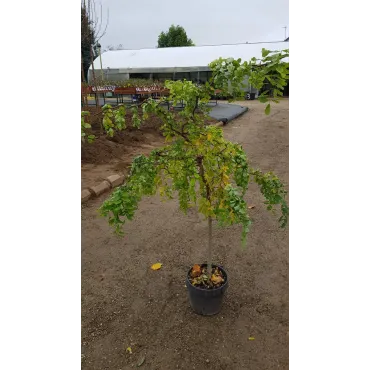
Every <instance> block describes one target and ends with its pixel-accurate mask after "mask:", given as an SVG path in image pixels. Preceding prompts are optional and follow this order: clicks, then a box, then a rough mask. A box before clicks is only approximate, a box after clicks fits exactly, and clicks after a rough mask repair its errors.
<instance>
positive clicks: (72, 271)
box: [0, 0, 370, 370]
mask: <svg viewBox="0 0 370 370" xmlns="http://www.w3.org/2000/svg"><path fill="white" fill-rule="evenodd" d="M4 4H5V3H4ZM4 4H3V5H2V6H1V14H2V20H1V22H0V27H1V35H2V38H1V50H2V52H1V57H0V60H1V69H0V70H1V72H2V74H1V81H2V84H1V88H0V94H1V97H0V99H1V100H0V102H1V111H2V116H1V128H2V138H1V144H0V158H1V180H0V184H1V188H0V191H1V193H0V194H1V223H0V229H1V233H0V238H1V240H0V247H1V259H0V260H1V269H0V273H1V276H0V277H1V287H2V289H1V303H0V307H1V318H2V325H1V329H0V333H1V341H2V343H1V353H2V354H1V356H0V368H2V369H6V370H9V369H27V370H28V369H37V370H42V369H47V370H51V369H53V370H58V369H61V370H73V369H79V368H80V366H81V364H80V360H81V344H80V339H81V337H80V330H81V312H80V302H81V300H80V291H81V278H80V274H81V248H80V244H81V230H80V216H81V205H80V180H81V177H80V136H79V135H80V133H79V131H80V128H79V119H80V117H79V116H80V58H81V54H80V37H79V35H80V4H79V3H78V2H77V1H76V2H50V1H45V0H43V1H38V2H37V3H35V2H29V1H23V2H19V1H18V2H7V3H6V4H5V5H4ZM361 4H363V5H361ZM217 5H218V4H215V6H217ZM220 5H221V2H220ZM222 5H224V3H222ZM368 7H369V5H368V4H367V2H362V1H351V2H339V1H309V2H308V1H307V2H306V1H305V2H303V1H293V0H292V1H291V4H290V25H289V29H290V35H289V36H290V40H289V41H290V63H291V65H290V73H291V77H290V169H289V170H290V186H289V188H290V195H289V199H290V214H291V219H290V227H289V229H290V369H293V370H296V369H297V370H306V369H307V370H312V369H315V370H319V369H323V370H329V369H330V370H331V369H335V370H337V369H346V370H348V369H351V370H352V369H353V370H360V369H369V368H370V359H369V355H368V352H369V348H370V339H369V332H370V325H369V317H370V306H369V296H370V277H369V264H370V258H369V249H370V240H369V233H368V229H369V221H370V215H369V209H370V207H369V206H370V196H369V192H370V182H369V180H370V179H369V173H370V166H369V161H370V153H369V147H370V144H369V141H370V133H369V126H370V114H369V103H368V88H369V86H370V81H369V68H368V54H369V48H370V47H369V45H370V42H369V39H370V32H369V29H368V25H369V14H370V11H369V10H368V9H367V8H368ZM266 11H268V6H267V8H266ZM126 16H129V15H126ZM247 25H248V22H247V16H246V26H247ZM61 66H63V68H62V67H61ZM21 96H22V97H23V98H24V97H25V96H27V97H28V100H25V99H22V100H21V99H20V98H21ZM68 132H69V134H68ZM261 370H263V369H261Z"/></svg>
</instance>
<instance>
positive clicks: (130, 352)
mask: <svg viewBox="0 0 370 370" xmlns="http://www.w3.org/2000/svg"><path fill="white" fill-rule="evenodd" d="M126 351H127V352H128V353H129V354H130V355H132V349H131V347H127V348H126Z"/></svg>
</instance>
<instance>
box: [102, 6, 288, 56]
mask: <svg viewBox="0 0 370 370" xmlns="http://www.w3.org/2000/svg"><path fill="white" fill-rule="evenodd" d="M95 4H96V9H100V5H101V6H102V9H103V24H106V23H107V11H109V23H108V27H107V30H106V33H105V35H104V36H103V37H102V38H101V40H100V44H101V45H102V48H103V49H104V48H106V47H107V46H108V45H113V46H118V45H122V47H123V48H124V49H142V48H154V47H156V45H157V39H158V35H159V34H160V33H161V32H162V31H167V30H168V28H169V27H170V26H171V24H175V25H180V26H182V27H184V28H185V31H186V33H187V35H188V37H190V38H191V39H192V40H193V42H194V43H195V44H196V45H198V46H201V45H218V44H233V43H244V42H259V41H282V40H283V39H284V35H285V30H284V28H283V27H285V26H287V30H286V35H287V37H288V36H289V1H288V0H227V1H221V0H213V1H211V0H182V1H179V0H138V1H132V0H131V1H129V0H95ZM98 13H99V14H100V11H99V12H98Z"/></svg>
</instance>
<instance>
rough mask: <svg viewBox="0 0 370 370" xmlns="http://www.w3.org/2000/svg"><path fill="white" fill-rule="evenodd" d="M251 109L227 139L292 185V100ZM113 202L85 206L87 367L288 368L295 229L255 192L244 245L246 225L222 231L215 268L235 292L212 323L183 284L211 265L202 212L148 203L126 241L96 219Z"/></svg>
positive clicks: (217, 237)
mask: <svg viewBox="0 0 370 370" xmlns="http://www.w3.org/2000/svg"><path fill="white" fill-rule="evenodd" d="M238 104H239V105H240V104H244V103H240V102H238ZM245 105H246V106H248V107H249V111H248V113H246V114H244V115H243V116H241V117H239V118H237V119H236V120H234V121H232V122H231V123H230V124H229V125H227V126H225V127H224V132H225V136H226V138H228V139H230V140H233V141H236V142H239V143H240V144H242V145H243V147H244V149H245V150H246V153H247V155H248V157H249V159H250V161H251V165H252V166H255V167H258V168H260V169H261V170H273V171H274V172H275V173H276V174H277V175H278V176H279V177H280V178H281V179H282V180H283V182H284V183H286V184H287V186H288V168H289V156H288V152H289V144H288V136H289V127H288V116H289V107H288V101H287V100H284V101H282V102H281V103H280V104H278V105H273V106H272V108H271V114H270V115H269V116H265V115H264V106H263V105H262V104H261V103H259V102H257V101H250V102H245ZM105 197H106V196H103V197H100V198H98V199H96V200H94V201H91V202H89V203H87V205H86V206H83V207H82V369H86V370H103V369H109V370H119V369H121V370H127V369H132V368H136V367H137V366H138V365H139V364H140V368H141V369H148V370H157V369H158V370H167V369H168V370H174V369H186V370H188V369H207V368H209V369H212V370H221V369H224V370H226V369H227V370H244V369H248V370H267V369H271V370H276V369H288V367H289V366H288V344H289V329H288V318H289V315H288V277H289V268H288V229H285V230H282V229H279V227H278V222H277V219H278V217H277V216H274V215H272V214H271V213H269V212H268V211H267V210H266V209H265V207H264V205H263V199H262V196H261V195H260V193H259V191H258V189H257V186H255V185H254V184H253V185H251V186H250V191H249V193H248V198H247V202H248V204H249V205H255V207H254V208H252V209H250V210H249V212H250V216H251V218H252V221H253V224H252V226H251V231H250V233H249V235H248V240H247V247H246V249H242V247H241V227H240V226H232V227H227V228H222V229H221V228H217V227H215V228H214V259H213V262H214V263H217V264H220V265H222V266H224V268H225V269H226V271H227V273H228V279H229V288H228V291H227V294H226V296H225V299H224V304H223V308H222V311H221V313H220V314H218V315H216V316H212V317H202V316H198V315H196V314H195V313H194V312H193V311H192V310H191V308H190V306H189V300H188V297H187V289H186V287H185V278H186V274H187V271H188V270H189V268H190V267H191V266H192V265H193V264H194V263H203V262H204V261H205V259H206V256H207V235H208V234H207V222H206V221H204V220H203V219H202V217H201V216H200V215H198V214H197V212H196V211H195V210H191V211H190V212H189V213H188V214H187V215H184V214H183V213H182V212H181V211H179V209H178V204H177V202H176V200H173V201H169V202H161V200H160V199H159V198H158V197H152V198H145V199H143V201H142V202H141V204H140V207H139V210H138V211H137V213H136V217H135V219H134V220H133V221H132V222H129V223H127V224H126V225H125V236H124V237H123V238H119V237H117V236H115V235H114V234H113V233H112V230H111V228H110V227H109V225H108V223H107V221H106V220H105V219H103V218H101V217H99V215H98V214H97V208H98V207H99V206H100V205H101V203H102V201H103V200H104V199H105ZM156 262H160V263H162V264H163V265H162V267H161V268H160V269H159V270H155V271H154V270H152V269H151V268H150V267H151V265H152V264H154V263H156ZM128 347H130V349H131V351H132V353H130V351H129V350H128V349H127V348H128Z"/></svg>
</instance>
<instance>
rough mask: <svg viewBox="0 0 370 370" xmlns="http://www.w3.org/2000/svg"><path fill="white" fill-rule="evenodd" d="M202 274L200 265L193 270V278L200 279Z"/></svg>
mask: <svg viewBox="0 0 370 370" xmlns="http://www.w3.org/2000/svg"><path fill="white" fill-rule="evenodd" d="M201 273H202V271H201V269H200V266H199V265H194V266H193V269H192V270H191V274H190V275H191V277H193V278H194V277H198V276H199V275H200V274H201Z"/></svg>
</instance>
